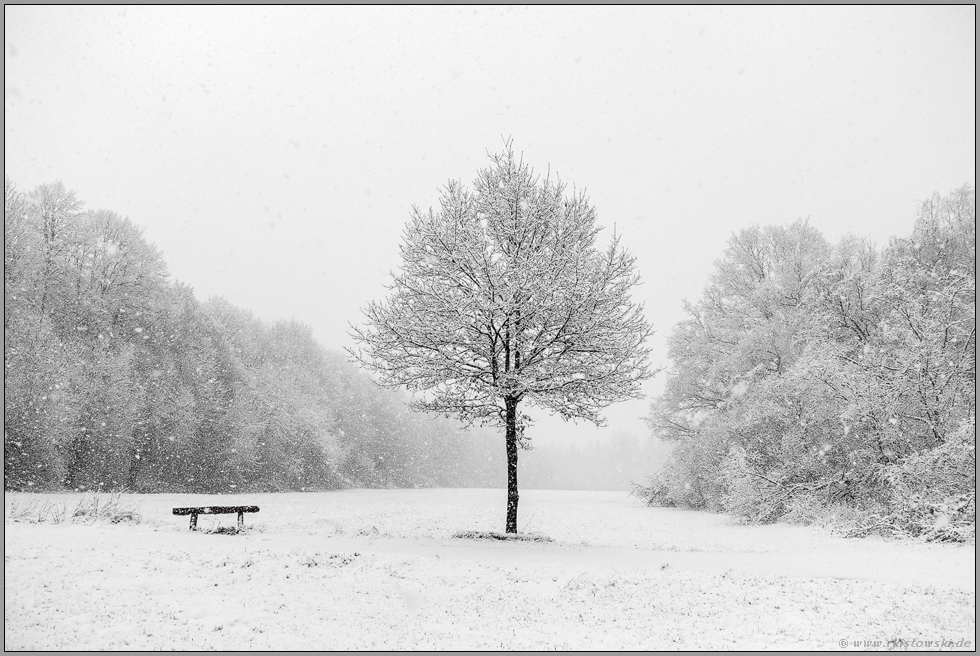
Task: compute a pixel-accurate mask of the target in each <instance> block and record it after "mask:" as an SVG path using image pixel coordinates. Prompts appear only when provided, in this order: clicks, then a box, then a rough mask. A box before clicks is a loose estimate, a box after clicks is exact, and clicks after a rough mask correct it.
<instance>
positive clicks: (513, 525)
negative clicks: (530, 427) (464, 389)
mask: <svg viewBox="0 0 980 656" xmlns="http://www.w3.org/2000/svg"><path fill="white" fill-rule="evenodd" d="M504 406H505V407H506V412H507V531H506V532H507V533H517V501H518V499H519V495H518V494H517V399H515V398H513V397H507V398H505V399H504Z"/></svg>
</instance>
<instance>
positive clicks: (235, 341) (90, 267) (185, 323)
mask: <svg viewBox="0 0 980 656" xmlns="http://www.w3.org/2000/svg"><path fill="white" fill-rule="evenodd" d="M3 318H4V489H17V490H45V489H72V490H92V489H116V490H118V489H126V490H133V491H161V492H162V491H172V492H173V491H194V492H234V491H251V490H269V491H275V490H315V489H330V488H338V487H347V486H408V487H411V486H431V485H440V486H455V485H463V484H468V482H469V480H470V479H471V478H476V479H480V478H481V476H482V477H483V478H484V479H489V478H491V472H490V471H489V469H486V470H484V469H483V468H484V467H487V468H488V467H489V463H485V462H483V461H482V459H481V458H480V455H479V453H480V449H479V448H473V443H474V440H476V441H478V440H479V436H474V435H472V434H461V430H460V427H459V425H457V424H455V423H453V422H449V421H446V420H440V419H431V418H428V417H425V416H421V415H417V414H415V413H412V412H411V411H409V410H408V409H407V408H406V407H405V405H404V397H403V396H402V395H400V394H397V393H392V392H387V391H384V390H381V389H379V388H378V387H376V386H375V385H374V384H373V383H372V382H371V380H370V379H369V378H368V377H367V376H366V375H364V374H363V373H361V372H359V371H358V370H357V369H356V368H355V367H353V365H351V364H349V363H347V362H346V361H345V360H344V359H343V358H342V357H341V356H340V355H338V354H336V353H333V352H330V351H327V350H325V349H323V348H321V347H320V346H319V345H318V344H317V343H316V342H315V341H314V339H313V337H312V335H311V331H310V329H309V328H308V327H306V326H303V325H300V324H298V323H296V322H279V323H275V324H268V323H265V322H262V321H259V320H257V319H256V318H255V317H253V316H252V315H251V314H249V313H248V312H246V311H243V310H240V309H238V308H235V307H233V306H232V305H230V304H228V303H227V302H225V301H223V300H220V299H212V300H210V301H208V302H206V303H201V302H199V301H197V300H196V299H195V297H194V294H193V293H192V290H191V289H190V288H189V287H187V286H186V285H182V284H180V283H177V282H174V281H172V280H170V279H169V276H168V273H167V268H166V265H165V264H164V262H163V260H162V258H161V255H160V253H159V252H158V251H157V250H156V249H155V248H154V247H153V246H151V245H150V244H148V243H147V242H146V240H145V239H144V238H143V236H142V234H141V232H140V230H139V229H138V228H137V227H136V226H135V225H134V224H133V223H131V222H130V221H129V220H127V219H124V218H121V217H119V216H118V215H116V214H114V213H112V212H108V211H84V210H83V207H82V203H81V202H79V200H78V199H77V198H76V197H75V195H74V194H73V193H72V192H71V191H69V190H67V189H66V188H65V187H64V186H63V185H61V184H60V183H58V184H50V185H42V186H39V187H38V188H37V189H35V190H33V191H31V192H30V193H28V194H22V193H20V192H18V191H17V190H16V189H15V188H14V186H13V185H12V184H11V182H10V181H9V180H5V184H4V315H3ZM500 449H501V450H502V449H503V447H502V446H501V447H500ZM481 471H482V472H483V474H480V475H477V476H475V477H474V476H473V474H474V472H476V473H477V474H479V472H481ZM502 475H503V470H502V469H501V474H500V476H502Z"/></svg>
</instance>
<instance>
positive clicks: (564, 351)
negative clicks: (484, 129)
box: [348, 142, 652, 533]
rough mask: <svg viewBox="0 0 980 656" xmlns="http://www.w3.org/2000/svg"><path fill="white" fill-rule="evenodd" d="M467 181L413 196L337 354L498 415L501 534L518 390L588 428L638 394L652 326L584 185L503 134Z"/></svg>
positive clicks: (459, 410)
mask: <svg viewBox="0 0 980 656" xmlns="http://www.w3.org/2000/svg"><path fill="white" fill-rule="evenodd" d="M490 158H491V160H492V164H491V165H490V166H489V167H488V168H486V169H483V170H481V171H479V173H478V175H477V178H476V181H475V183H474V185H475V189H474V190H473V191H469V190H467V189H465V188H464V187H463V186H462V185H461V183H459V182H455V181H452V182H449V183H448V185H447V186H446V187H445V189H444V191H443V193H442V196H441V198H440V211H439V212H433V211H432V210H431V209H430V210H429V211H428V212H422V211H420V210H419V209H418V208H417V207H416V208H413V210H412V216H411V221H410V222H409V223H408V225H407V226H406V228H405V231H404V242H403V244H402V245H401V246H400V251H401V256H402V266H401V271H400V272H399V273H398V274H397V275H394V274H393V281H392V282H391V283H390V285H388V289H389V290H390V294H389V296H388V298H387V299H386V300H385V301H383V302H380V303H378V302H374V303H371V304H370V305H369V306H368V307H367V309H366V310H365V311H364V312H365V315H366V318H367V321H366V322H365V325H364V326H361V327H354V328H353V334H352V337H354V339H355V341H356V342H357V344H358V348H357V349H354V350H349V351H348V352H349V353H350V354H351V355H352V356H353V357H354V358H355V359H356V360H357V361H358V362H360V363H361V364H362V365H364V366H365V367H366V368H367V369H368V370H370V371H372V372H374V373H376V374H377V375H378V377H379V379H380V384H382V385H384V386H387V387H398V386H400V385H404V386H405V387H407V388H408V389H409V390H412V391H416V392H421V394H420V395H419V397H418V400H416V401H415V402H414V403H413V407H414V408H415V409H420V410H426V411H430V412H436V413H439V414H443V415H445V416H454V417H457V418H459V419H461V420H462V421H463V422H464V423H466V424H467V425H472V424H473V423H480V424H482V425H497V426H503V427H504V429H505V431H504V432H505V437H506V445H507V523H506V531H507V532H508V533H517V502H518V492H517V451H518V447H521V448H529V446H530V444H529V441H528V439H527V437H526V436H525V432H524V431H525V428H526V427H527V426H528V423H529V417H528V416H527V415H525V414H523V413H522V412H519V411H518V406H519V405H520V404H521V403H522V402H525V401H526V402H527V403H529V404H532V405H534V406H537V407H539V408H543V409H546V410H549V411H551V412H556V413H558V414H559V415H561V417H562V418H563V419H565V420H566V421H567V420H569V419H585V420H588V421H591V422H593V423H595V424H596V425H597V426H601V425H602V424H603V423H604V420H603V419H602V417H600V416H599V411H600V410H602V409H603V408H605V407H606V406H608V405H609V404H611V403H614V402H616V401H623V400H626V399H631V398H641V397H642V392H641V389H640V386H641V383H642V381H643V380H645V379H647V378H649V377H650V376H651V375H652V373H651V372H650V370H649V366H648V361H647V356H648V349H646V348H645V347H644V345H643V344H644V340H645V339H646V338H647V337H648V336H649V335H650V334H651V333H652V330H651V328H650V326H649V325H648V324H647V323H646V321H645V319H644V318H643V307H642V305H640V304H636V303H634V302H632V300H631V298H630V290H631V289H632V287H633V286H634V285H636V284H637V283H638V282H639V278H638V276H637V274H636V271H635V258H634V257H632V256H630V255H629V254H628V253H626V252H625V251H624V250H623V249H622V248H621V247H620V245H619V238H618V237H617V236H616V235H613V238H612V240H611V243H610V244H609V245H608V247H607V248H606V249H605V250H600V249H599V248H597V247H596V235H597V234H598V233H599V231H600V228H598V227H596V225H595V210H594V209H593V208H592V207H591V206H590V205H589V203H588V200H587V199H586V197H585V196H584V194H580V193H574V192H573V193H572V195H570V196H566V195H565V185H563V184H562V183H561V182H557V183H553V182H552V181H551V180H550V179H549V178H545V179H544V180H543V181H542V180H540V179H539V178H538V177H536V176H535V175H534V174H533V172H532V171H531V169H530V168H528V167H527V166H526V165H525V164H524V163H523V161H515V158H514V152H513V150H512V148H511V144H510V142H508V143H507V144H506V146H505V150H504V152H503V153H502V154H496V155H491V157H490Z"/></svg>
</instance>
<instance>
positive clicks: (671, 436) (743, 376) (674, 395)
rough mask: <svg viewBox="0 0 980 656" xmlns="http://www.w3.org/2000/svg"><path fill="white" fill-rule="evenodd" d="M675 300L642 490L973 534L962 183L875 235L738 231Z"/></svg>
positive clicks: (670, 498)
mask: <svg viewBox="0 0 980 656" xmlns="http://www.w3.org/2000/svg"><path fill="white" fill-rule="evenodd" d="M686 311H687V314H688V318H687V319H686V320H685V321H683V322H681V323H680V324H679V325H677V326H676V327H675V328H674V330H673V334H672V335H671V337H670V342H669V347H670V357H671V359H672V361H673V369H672V371H671V372H670V373H669V376H668V380H667V385H666V392H665V393H664V394H663V395H662V396H661V397H660V398H659V399H658V400H657V401H656V402H655V403H654V404H653V407H652V410H651V414H650V418H649V423H650V425H651V427H652V429H653V431H654V433H655V435H657V436H658V437H660V438H661V439H664V440H667V441H670V442H672V443H674V444H675V445H676V446H675V449H674V451H673V454H672V457H671V460H670V462H669V464H668V465H667V466H666V467H665V468H664V469H663V470H661V471H660V472H659V473H658V474H657V475H656V476H654V478H653V479H652V480H651V481H650V482H649V484H648V485H646V486H645V487H643V488H642V489H641V490H640V491H641V493H642V494H643V496H645V497H646V498H647V500H648V501H649V502H650V503H651V504H658V505H668V506H673V505H677V506H683V507H689V508H705V509H711V510H719V511H726V512H730V513H732V514H734V515H736V516H740V517H742V518H745V519H747V520H749V521H754V522H763V523H767V522H772V521H776V520H786V521H792V522H798V523H813V522H824V521H827V522H830V523H831V524H833V525H835V526H836V527H838V528H841V529H843V530H844V531H845V532H846V533H847V534H849V535H866V534H869V533H882V534H889V535H905V536H915V537H923V538H926V539H931V540H941V541H947V540H948V541H961V540H972V539H973V537H974V536H975V532H976V196H975V190H974V188H973V187H963V188H961V189H959V190H957V191H954V192H952V193H950V194H948V195H945V196H940V195H938V194H937V195H936V196H934V197H933V198H931V199H926V200H924V201H923V202H922V203H921V206H920V211H919V217H918V220H917V221H916V223H915V227H914V230H913V232H912V234H910V235H907V236H904V237H897V238H893V239H892V240H891V242H890V243H889V244H887V245H885V246H884V247H876V246H875V245H873V244H869V243H866V242H864V241H860V240H857V239H854V238H845V239H843V240H841V241H840V242H839V243H837V244H833V245H832V244H829V243H828V242H827V241H826V240H825V239H824V238H823V236H821V234H820V233H819V232H818V231H817V230H815V229H814V228H812V227H811V226H809V225H808V224H807V223H806V222H804V221H797V222H795V223H793V224H791V225H787V226H767V227H763V228H759V227H755V228H749V229H746V230H742V231H741V232H739V233H737V234H735V235H733V236H732V237H731V239H730V240H729V242H728V247H727V248H726V250H725V252H724V254H723V255H722V257H721V258H720V259H719V260H718V261H717V262H716V265H715V271H714V274H713V276H712V278H711V282H710V284H709V285H708V287H707V289H705V291H704V294H703V296H702V297H701V299H699V300H698V301H697V302H695V303H689V304H687V305H686Z"/></svg>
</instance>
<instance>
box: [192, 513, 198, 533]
mask: <svg viewBox="0 0 980 656" xmlns="http://www.w3.org/2000/svg"><path fill="white" fill-rule="evenodd" d="M191 530H192V531H196V530H197V513H191Z"/></svg>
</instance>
